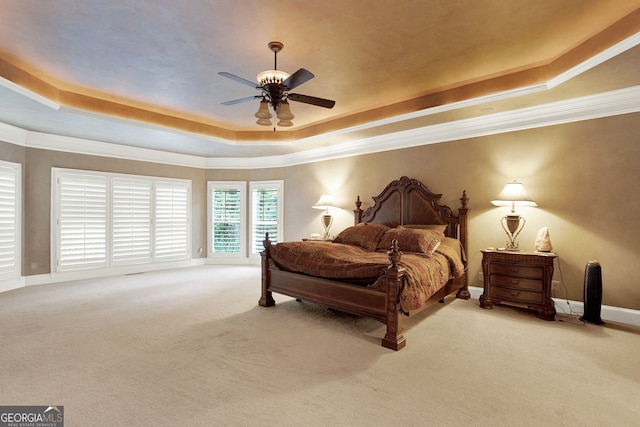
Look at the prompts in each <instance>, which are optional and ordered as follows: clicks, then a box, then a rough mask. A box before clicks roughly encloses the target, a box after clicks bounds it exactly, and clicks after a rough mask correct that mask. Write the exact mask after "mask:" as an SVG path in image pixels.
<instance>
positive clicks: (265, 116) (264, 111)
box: [255, 98, 273, 126]
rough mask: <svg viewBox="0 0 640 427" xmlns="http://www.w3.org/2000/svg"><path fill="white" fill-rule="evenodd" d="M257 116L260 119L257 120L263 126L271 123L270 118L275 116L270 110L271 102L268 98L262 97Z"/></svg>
mask: <svg viewBox="0 0 640 427" xmlns="http://www.w3.org/2000/svg"><path fill="white" fill-rule="evenodd" d="M255 116H256V117H257V118H258V121H257V122H256V123H257V124H259V125H262V126H269V125H271V120H269V119H271V117H273V116H272V115H271V113H270V112H269V103H268V102H267V100H266V99H264V98H262V101H260V108H258V111H257V112H256V114H255Z"/></svg>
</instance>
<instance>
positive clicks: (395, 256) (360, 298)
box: [258, 176, 470, 350]
mask: <svg viewBox="0 0 640 427" xmlns="http://www.w3.org/2000/svg"><path fill="white" fill-rule="evenodd" d="M441 197H442V195H441V194H434V193H432V192H431V191H430V190H429V189H428V188H427V187H426V186H425V185H424V184H422V183H421V182H420V181H418V180H415V179H410V178H408V177H406V176H403V177H401V178H400V179H399V180H396V181H393V182H391V183H390V184H389V185H387V186H386V188H385V189H384V190H383V191H382V192H381V193H380V194H379V195H378V196H375V197H373V201H374V204H373V205H372V206H371V207H369V208H368V209H366V210H365V211H363V210H362V209H361V204H362V203H361V201H360V197H359V196H358V198H357V200H356V209H355V210H354V216H355V218H354V219H355V221H354V222H355V224H359V223H362V222H365V223H368V224H384V225H387V226H390V227H397V226H399V225H407V224H444V225H446V230H445V232H444V234H445V235H446V236H447V237H452V238H456V239H458V240H460V243H461V246H462V250H463V254H462V256H463V257H466V253H464V252H465V251H466V248H467V214H468V208H467V204H468V200H469V199H468V197H467V195H466V192H464V191H463V193H462V197H461V198H460V202H461V206H460V207H459V208H458V214H457V215H455V214H454V213H453V211H452V210H451V208H449V207H448V206H445V205H440V204H439V200H440V198H441ZM271 244H272V243H271V241H270V240H269V237H268V234H267V237H266V239H265V241H264V246H265V250H264V251H263V252H261V256H262V297H261V298H260V300H259V302H258V303H259V305H260V306H263V307H269V306H272V305H274V304H275V301H274V299H273V297H272V292H276V293H280V294H284V295H288V296H291V297H294V298H296V299H298V300H301V301H308V302H311V303H315V304H319V305H322V306H325V307H329V308H332V309H335V310H339V311H343V312H346V313H351V314H354V315H358V316H364V317H369V318H372V319H375V320H378V321H380V322H382V323H384V324H385V325H386V326H387V330H386V334H385V336H384V338H383V339H382V345H383V346H384V347H387V348H390V349H393V350H400V349H401V348H403V347H404V346H405V345H406V340H405V337H404V335H403V333H402V319H403V316H404V315H403V313H402V310H401V307H400V303H399V295H400V292H401V290H402V288H401V287H402V286H403V276H404V274H405V268H404V267H403V266H402V265H401V263H400V259H401V256H402V253H401V252H400V251H401V250H402V248H401V247H400V248H398V247H397V244H394V245H393V246H394V247H392V248H390V250H389V251H388V252H387V254H388V256H389V262H390V264H389V266H388V267H387V268H386V270H385V271H384V276H385V277H386V286H385V287H386V289H379V286H378V287H377V288H375V289H372V288H370V287H366V286H359V285H354V284H349V283H345V282H343V281H337V280H329V279H323V278H318V277H314V276H309V275H305V274H300V273H294V272H291V271H285V270H283V269H280V268H278V266H276V265H275V264H274V262H270V252H269V251H270V247H271ZM311 244H313V243H311ZM383 283H384V282H383ZM453 292H456V297H457V298H462V299H469V296H470V295H469V290H468V283H467V274H466V271H465V272H464V274H463V275H462V276H460V277H457V278H451V279H450V280H449V281H448V282H447V283H446V285H445V286H444V287H442V288H441V289H440V290H439V291H437V292H436V293H435V294H433V295H432V296H431V297H430V299H429V301H428V302H429V304H427V305H425V306H423V307H421V308H420V309H419V310H416V311H411V312H410V313H408V315H414V314H416V313H417V312H419V311H422V310H423V309H424V308H426V307H427V306H429V305H431V304H432V303H434V302H438V301H439V302H443V301H444V297H445V296H447V295H449V294H451V293H453Z"/></svg>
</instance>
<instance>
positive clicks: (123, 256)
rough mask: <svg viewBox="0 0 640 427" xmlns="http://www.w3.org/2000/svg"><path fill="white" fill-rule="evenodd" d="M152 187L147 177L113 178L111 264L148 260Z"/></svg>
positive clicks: (135, 262) (149, 255) (149, 256)
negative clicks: (145, 178)
mask: <svg viewBox="0 0 640 427" xmlns="http://www.w3.org/2000/svg"><path fill="white" fill-rule="evenodd" d="M152 187H153V185H152V182H151V181H150V180H143V179H131V178H120V177H116V178H114V179H113V181H112V186H111V194H112V198H113V201H112V209H111V212H112V214H111V215H112V230H113V231H112V242H111V244H112V249H111V257H112V260H113V264H139V263H148V262H151V248H152V247H151V243H152V242H151V236H152V233H151V231H152V229H151V226H152V224H151V215H152V190H153V188H152Z"/></svg>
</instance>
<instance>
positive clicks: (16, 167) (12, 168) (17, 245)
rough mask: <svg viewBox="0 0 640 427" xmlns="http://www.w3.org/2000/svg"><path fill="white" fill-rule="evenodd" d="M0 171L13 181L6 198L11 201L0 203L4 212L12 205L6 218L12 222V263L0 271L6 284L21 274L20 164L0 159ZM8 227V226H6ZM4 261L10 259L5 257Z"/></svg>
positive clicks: (1, 281)
mask: <svg viewBox="0 0 640 427" xmlns="http://www.w3.org/2000/svg"><path fill="white" fill-rule="evenodd" d="M0 173H2V174H5V173H6V175H7V178H8V179H9V180H10V181H12V182H13V188H12V189H11V190H12V192H13V197H10V196H9V197H7V200H9V199H12V200H11V202H9V203H7V204H6V205H4V204H3V203H0V208H2V209H1V211H4V212H9V211H10V210H11V208H12V207H13V217H12V218H11V215H9V216H8V218H7V220H8V222H11V221H12V222H13V236H12V240H13V245H11V246H12V251H11V252H12V254H13V257H12V260H11V261H12V264H9V266H8V268H7V269H6V271H4V272H3V271H0V283H3V282H5V285H6V283H8V282H10V281H13V280H19V279H20V277H21V275H22V165H21V164H20V163H13V162H8V161H4V160H0ZM11 190H10V191H11ZM0 200H2V199H0ZM0 220H2V218H0ZM5 224H6V223H5ZM0 226H2V225H0ZM8 229H9V227H7V230H8ZM8 235H9V233H8V234H7V236H8ZM0 238H1V236H0ZM0 256H1V254H0ZM6 261H10V260H9V259H8V258H7V260H6ZM2 288H4V287H2Z"/></svg>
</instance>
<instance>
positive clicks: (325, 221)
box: [322, 213, 333, 240]
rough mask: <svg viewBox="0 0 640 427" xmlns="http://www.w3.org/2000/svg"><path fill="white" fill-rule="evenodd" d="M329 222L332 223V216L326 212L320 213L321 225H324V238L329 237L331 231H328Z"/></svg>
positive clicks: (327, 238) (328, 238)
mask: <svg viewBox="0 0 640 427" xmlns="http://www.w3.org/2000/svg"><path fill="white" fill-rule="evenodd" d="M331 224H333V217H332V216H331V215H330V214H328V213H325V214H324V215H322V226H323V227H324V236H323V239H324V240H330V239H331V233H330V232H329V229H330V228H331Z"/></svg>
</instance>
